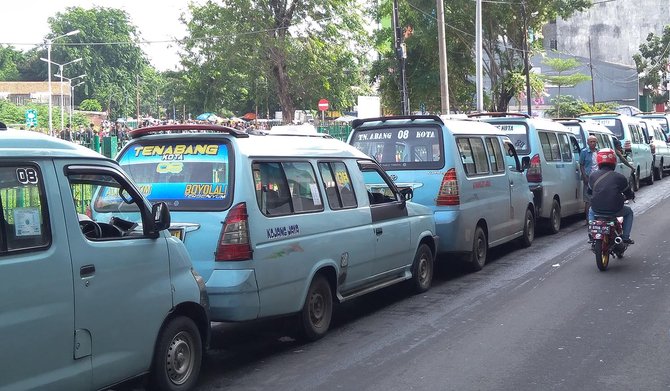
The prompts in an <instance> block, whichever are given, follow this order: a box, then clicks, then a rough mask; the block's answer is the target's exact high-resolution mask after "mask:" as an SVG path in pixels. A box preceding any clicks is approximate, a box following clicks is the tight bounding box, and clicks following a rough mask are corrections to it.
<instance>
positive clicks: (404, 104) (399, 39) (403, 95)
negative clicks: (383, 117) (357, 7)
mask: <svg viewBox="0 0 670 391" xmlns="http://www.w3.org/2000/svg"><path fill="white" fill-rule="evenodd" d="M392 19H393V31H394V33H395V46H394V47H395V53H396V57H397V58H398V68H399V69H400V75H399V77H398V81H399V82H400V109H401V112H402V115H409V97H408V96H407V80H406V75H405V60H406V59H407V50H406V48H405V43H404V42H403V34H402V28H401V27H400V21H399V16H398V0H393V18H392Z"/></svg>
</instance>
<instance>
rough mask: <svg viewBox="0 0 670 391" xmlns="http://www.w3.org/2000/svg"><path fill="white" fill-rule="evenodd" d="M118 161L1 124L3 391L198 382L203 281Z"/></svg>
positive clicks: (204, 331) (159, 207) (160, 206)
mask: <svg viewBox="0 0 670 391" xmlns="http://www.w3.org/2000/svg"><path fill="white" fill-rule="evenodd" d="M169 224H170V214H169V211H168V209H167V206H166V205H165V204H164V203H161V202H158V203H156V204H153V205H151V204H149V203H148V202H147V200H146V199H145V198H144V197H143V196H142V194H141V193H140V191H139V190H138V189H137V187H136V186H135V185H134V184H133V183H132V182H131V181H130V180H129V179H128V177H127V175H126V174H125V173H124V172H123V170H121V168H120V167H119V165H118V164H117V163H116V162H114V161H113V160H111V159H108V158H105V157H104V156H102V155H100V154H98V153H96V152H93V151H92V150H90V149H87V148H84V147H82V146H79V145H76V144H74V143H70V142H67V141H63V140H59V139H56V138H54V137H49V136H45V135H42V134H40V133H38V132H31V131H25V130H14V129H7V128H6V127H5V126H4V124H2V123H0V348H1V349H2V354H0V390H73V391H76V390H101V389H107V388H108V387H110V386H113V385H114V384H116V383H119V382H122V381H124V380H126V379H130V378H132V377H135V376H140V375H144V374H146V373H148V374H149V382H148V384H147V386H148V387H149V388H151V389H156V390H188V389H190V388H192V387H193V386H194V385H195V383H196V381H197V378H198V373H199V370H200V364H201V360H202V355H203V350H204V348H205V347H206V345H207V340H208V336H209V330H210V323H209V319H208V315H207V310H208V308H207V307H208V306H207V296H206V294H205V284H204V281H203V280H202V277H200V276H199V275H198V274H197V273H196V272H195V271H194V270H193V267H192V265H191V262H190V259H189V257H188V254H187V253H186V250H185V248H184V245H183V244H182V243H181V242H180V241H179V240H177V239H175V238H173V237H172V236H171V235H170V234H169V232H168V230H167V228H168V226H169Z"/></svg>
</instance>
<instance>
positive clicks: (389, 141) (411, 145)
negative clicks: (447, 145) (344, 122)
mask: <svg viewBox="0 0 670 391" xmlns="http://www.w3.org/2000/svg"><path fill="white" fill-rule="evenodd" d="M441 134H442V131H441V128H440V127H439V126H438V125H420V126H419V125H416V126H414V125H413V126H404V127H401V126H389V127H384V128H377V129H356V130H354V134H353V137H352V144H353V146H354V147H356V148H358V149H359V150H361V151H362V152H363V153H365V154H367V155H368V156H370V157H372V158H374V159H375V160H377V162H378V163H379V164H380V165H381V166H382V167H384V168H385V169H394V170H404V169H412V170H415V169H430V168H441V167H442V166H444V156H442V151H443V146H442V136H441Z"/></svg>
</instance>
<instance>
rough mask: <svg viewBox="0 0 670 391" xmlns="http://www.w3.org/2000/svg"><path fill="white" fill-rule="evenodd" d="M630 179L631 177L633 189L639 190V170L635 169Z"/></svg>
mask: <svg viewBox="0 0 670 391" xmlns="http://www.w3.org/2000/svg"><path fill="white" fill-rule="evenodd" d="M632 179H633V191H638V190H640V170H637V173H636V174H635V176H634V177H633V178H632Z"/></svg>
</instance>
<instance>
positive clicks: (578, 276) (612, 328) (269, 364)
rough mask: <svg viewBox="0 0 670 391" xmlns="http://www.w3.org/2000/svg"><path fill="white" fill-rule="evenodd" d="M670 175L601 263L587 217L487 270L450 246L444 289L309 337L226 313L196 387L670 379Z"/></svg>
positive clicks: (526, 384) (591, 385)
mask: <svg viewBox="0 0 670 391" xmlns="http://www.w3.org/2000/svg"><path fill="white" fill-rule="evenodd" d="M669 196H670V179H665V180H663V181H660V182H658V181H657V182H656V183H655V184H654V185H653V186H646V187H643V188H642V189H641V190H640V191H639V192H638V193H637V200H636V201H637V202H636V203H635V204H633V205H632V207H633V210H634V211H635V213H636V216H635V224H634V228H633V234H632V237H633V238H634V239H635V241H636V244H635V245H633V246H631V247H629V249H628V251H627V252H626V256H625V258H624V259H621V260H619V259H614V260H612V261H611V262H610V267H609V269H608V270H607V271H606V272H600V271H598V269H597V267H596V264H595V256H594V255H593V253H592V252H591V251H590V249H589V246H588V244H587V242H586V228H585V224H584V222H583V221H582V219H581V218H573V219H570V220H569V221H565V222H564V226H563V229H562V230H561V232H560V233H558V234H557V235H546V236H542V235H539V236H538V237H536V240H535V242H534V243H533V245H532V246H531V247H530V248H528V249H518V248H516V247H515V246H514V245H505V246H502V247H500V248H497V249H494V250H492V254H491V258H492V259H491V260H490V261H489V264H487V265H486V267H485V268H484V269H483V270H482V271H480V272H478V273H469V272H467V271H464V270H463V268H462V267H458V266H453V265H449V264H448V260H446V259H442V260H440V261H441V266H440V268H439V270H438V273H437V275H436V277H435V280H434V285H433V288H432V289H431V290H430V291H428V292H426V293H425V294H423V295H416V296H411V295H408V293H407V291H406V290H405V289H404V288H403V287H391V288H389V289H385V290H383V291H380V292H376V293H373V294H371V295H368V296H367V297H362V298H360V299H358V300H355V301H352V302H348V303H345V304H344V305H341V306H339V307H338V308H337V309H336V312H335V319H334V322H335V323H334V325H333V327H332V330H331V331H330V333H329V334H328V335H327V336H326V337H325V338H323V339H322V340H320V341H317V342H314V343H302V342H300V341H296V340H294V339H293V338H291V337H290V332H288V330H290V326H291V324H290V323H289V322H288V321H266V322H258V323H252V324H215V325H214V327H213V340H212V345H211V348H210V350H209V351H208V352H207V354H206V357H205V360H204V364H203V365H204V367H203V371H202V374H201V378H200V381H199V385H198V388H197V390H200V391H210V390H361V391H362V390H515V391H517V390H659V389H667V388H670V370H668V366H667V364H668V362H670V343H669V342H670V341H669V337H670V332H669V330H670V287H669V284H670V260H669V259H668V258H669V257H668V256H667V255H666V254H670V251H669V250H670V243H669V241H668V235H669V233H670V218H669V217H668V213H667V212H666V209H667V208H668V207H670V201H668V200H667V198H668V197H669Z"/></svg>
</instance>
